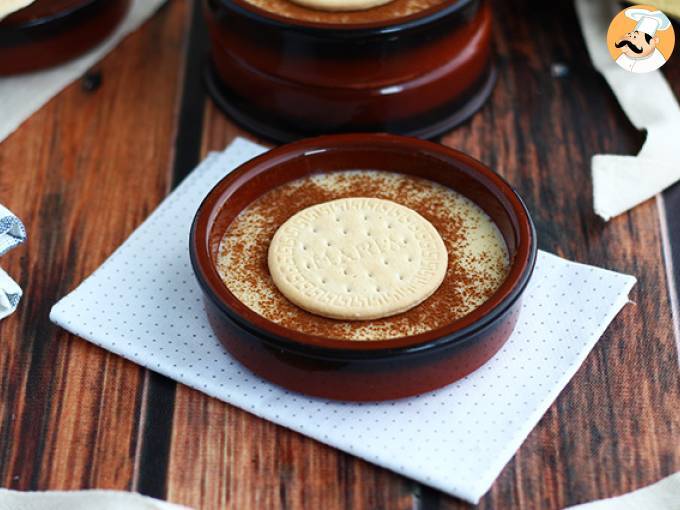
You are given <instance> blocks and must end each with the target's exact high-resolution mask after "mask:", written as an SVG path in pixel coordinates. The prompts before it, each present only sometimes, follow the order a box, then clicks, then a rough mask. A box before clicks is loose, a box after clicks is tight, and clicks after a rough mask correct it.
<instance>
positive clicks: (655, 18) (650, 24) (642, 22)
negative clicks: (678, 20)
mask: <svg viewBox="0 0 680 510" xmlns="http://www.w3.org/2000/svg"><path fill="white" fill-rule="evenodd" d="M625 12H626V16H627V17H629V18H630V19H632V20H634V21H637V25H635V30H636V31H638V32H643V33H645V34H649V35H650V36H652V37H653V36H654V34H656V31H657V30H666V29H667V28H668V27H670V26H671V20H669V19H668V16H666V15H665V14H664V13H663V12H661V11H648V10H645V9H626V11H625Z"/></svg>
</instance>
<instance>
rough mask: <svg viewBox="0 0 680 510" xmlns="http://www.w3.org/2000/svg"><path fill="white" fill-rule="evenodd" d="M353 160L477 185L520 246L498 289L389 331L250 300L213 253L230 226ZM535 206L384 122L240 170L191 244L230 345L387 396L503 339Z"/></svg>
mask: <svg viewBox="0 0 680 510" xmlns="http://www.w3.org/2000/svg"><path fill="white" fill-rule="evenodd" d="M350 169H367V170H368V169H370V170H386V171H393V172H394V171H398V172H401V173H404V174H408V175H414V176H418V177H422V178H426V179H430V180H432V181H435V182H438V183H440V184H443V185H445V186H448V187H450V188H452V189H454V190H456V191H458V192H460V193H462V194H463V195H465V196H467V197H468V198H470V199H471V200H473V201H474V202H475V203H477V204H478V205H479V206H481V207H482V208H483V209H484V210H485V211H486V212H487V214H489V215H490V216H491V218H492V219H493V220H494V221H495V222H496V224H497V225H498V227H499V229H500V231H501V233H502V234H503V237H504V238H505V241H506V243H507V245H508V249H509V252H510V256H511V268H510V272H509V275H508V277H507V279H506V280H505V282H504V283H503V284H502V285H501V287H500V288H499V289H498V290H497V292H496V293H495V294H494V295H493V296H492V297H491V298H490V299H489V300H488V301H487V302H485V303H484V304H483V305H482V306H480V307H479V308H477V309H476V310H474V311H473V312H472V313H470V314H469V315H467V316H465V317H463V318H461V319H459V320H457V321H455V322H452V323H450V324H447V325H446V326H444V327H441V328H439V329H435V330H432V331H428V332H425V333H422V334H418V335H413V336H406V337H401V338H395V339H391V340H381V341H366V342H356V341H347V340H338V339H329V338H323V337H320V336H312V335H307V334H302V333H300V332H297V331H294V330H292V329H287V328H285V327H283V326H280V325H278V324H275V323H273V322H271V321H269V320H267V319H265V318H263V317H262V316H260V315H258V314H256V313H255V312H253V311H252V310H250V309H249V308H247V307H246V306H245V305H244V304H243V303H241V302H240V301H239V300H238V299H237V298H236V297H235V296H234V295H233V294H232V293H231V292H230V291H229V289H228V288H227V287H226V286H225V285H224V284H223V283H222V280H221V279H220V276H219V274H218V272H217V269H216V265H215V259H216V256H217V251H218V248H219V243H220V240H221V238H222V235H223V233H224V232H225V229H226V228H227V226H228V225H229V224H230V223H231V221H232V220H233V219H234V218H235V217H236V216H237V215H238V214H239V213H240V212H241V211H242V210H243V209H244V208H245V207H246V206H248V205H249V204H250V203H251V202H253V201H254V200H255V199H256V198H258V197H259V196H261V195H262V194H263V193H265V192H267V191H268V190H270V189H272V188H274V187H276V186H279V185H281V184H283V183H285V182H288V181H291V180H295V179H299V178H301V177H304V176H307V175H310V174H314V173H319V172H334V171H342V170H350ZM536 250H537V248H536V233H535V229H534V226H533V222H532V220H531V218H530V216H529V213H528V211H527V209H526V207H525V206H524V204H523V202H522V200H521V199H520V197H519V196H518V195H517V194H516V193H515V191H514V190H513V189H512V188H511V187H510V185H509V184H508V183H507V182H506V181H504V180H503V179H502V178H501V177H499V176H498V175H497V174H496V173H494V172H493V171H491V170H490V169H489V168H488V167H486V166H485V165H484V164H482V163H480V162H479V161H477V160H475V159H473V158H471V157H470V156H467V155H465V154H463V153H461V152H459V151H456V150H453V149H450V148H447V147H444V146H442V145H438V144H435V143H432V142H427V141H423V140H418V139H415V138H407V137H401V136H395V135H383V134H370V135H369V134H356V135H334V136H323V137H319V138H313V139H308V140H302V141H300V142H296V143H292V144H289V145H284V146H282V147H278V148H276V149H273V150H271V151H269V152H267V153H266V154H264V155H262V156H259V157H257V158H255V159H253V160H251V161H249V162H247V163H245V164H243V165H242V166H240V167H239V168H238V169H236V170H235V171H233V172H231V173H230V174H229V175H228V176H227V177H225V178H224V179H223V180H222V181H220V182H219V183H218V184H217V185H216V186H215V187H214V188H213V190H212V191H211V192H210V193H209V194H208V196H207V197H206V199H205V200H204V202H203V203H202V205H201V206H200V208H199V209H198V212H197V214H196V217H195V219H194V223H193V226H192V229H191V239H190V252H191V261H192V264H193V269H194V272H195V274H196V277H197V279H198V281H199V283H200V286H201V288H202V290H203V292H204V294H205V305H206V311H207V313H208V318H209V320H210V323H211V325H212V327H213V329H214V331H215V334H216V335H217V337H218V338H219V339H220V341H221V342H222V343H223V344H224V346H225V347H226V348H227V350H228V351H229V352H230V353H231V354H232V355H233V356H234V357H235V358H236V359H237V360H239V361H240V362H241V363H242V364H243V365H245V366H246V367H248V368H249V369H250V370H252V371H253V372H255V373H256V374H258V375H260V376H262V377H264V378H266V379H268V380H270V381H273V382H274V383H276V384H279V385H281V386H284V387H286V388H289V389H292V390H295V391H298V392H301V393H307V394H310V395H316V396H320V397H327V398H334V399H342V400H386V399H396V398H401V397H406V396H409V395H414V394H418V393H422V392H426V391H430V390H433V389H435V388H439V387H441V386H445V385H447V384H449V383H451V382H453V381H455V380H457V379H459V378H461V377H463V376H465V375H467V374H469V373H470V372H472V371H473V370H475V369H477V368H479V367H480V366H481V365H482V364H484V363H485V362H486V361H487V360H489V358H491V357H492V356H493V355H494V354H495V353H496V352H497V351H498V350H499V349H500V348H501V346H502V345H503V344H504V343H505V341H506V340H507V339H508V337H509V336H510V333H511V332H512V330H513V328H514V326H515V323H516V320H517V316H518V313H519V310H520V298H521V295H522V293H523V291H524V289H525V288H526V286H527V283H528V281H529V278H530V277H531V274H532V271H533V267H534V261H535V259H536Z"/></svg>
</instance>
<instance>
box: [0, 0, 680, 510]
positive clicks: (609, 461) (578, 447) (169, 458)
mask: <svg viewBox="0 0 680 510" xmlns="http://www.w3.org/2000/svg"><path fill="white" fill-rule="evenodd" d="M494 7H495V10H496V19H497V23H496V28H495V42H496V49H497V53H498V67H499V82H498V85H497V87H496V89H495V91H494V94H493V96H492V98H491V100H490V102H489V103H488V104H487V105H486V106H485V107H484V108H483V109H482V110H481V111H480V112H479V114H477V115H476V116H475V117H473V118H472V119H471V120H470V121H469V122H468V123H466V124H465V125H463V126H461V127H460V128H459V129H457V130H455V131H454V132H452V133H450V134H449V135H447V136H445V137H444V138H443V139H442V141H443V143H446V144H447V145H450V146H452V147H456V148H458V149H462V150H464V151H466V152H468V153H470V154H472V155H474V156H476V157H478V158H479V159H481V160H482V161H484V162H486V163H488V164H489V165H490V166H492V167H493V168H495V169H496V170H497V171H499V173H501V174H503V175H504V176H505V177H506V178H507V179H508V180H510V182H512V183H513V184H514V185H515V186H516V187H517V188H518V190H519V191H520V193H521V194H522V196H523V197H524V198H525V200H526V201H527V204H528V206H529V208H530V210H531V211H532V213H533V215H534V218H535V220H536V224H537V227H538V231H539V236H540V245H541V247H542V248H544V249H546V250H549V251H553V252H555V253H557V254H559V255H562V256H565V257H567V258H570V259H573V260H577V261H580V262H585V263H590V264H596V265H600V266H604V267H608V268H610V269H614V270H618V271H622V272H627V273H631V274H634V275H636V276H637V277H638V278H639V282H638V285H637V286H636V287H635V288H634V289H633V292H632V293H631V300H632V301H634V304H632V305H629V306H627V307H626V308H625V309H624V310H623V311H622V313H621V314H620V315H619V317H618V318H617V319H616V320H615V321H614V322H613V324H612V325H611V326H610V327H609V329H608V330H607V332H606V333H605V335H604V336H603V337H602V339H601V340H600V341H599V342H598V344H597V346H596V347H595V349H594V351H593V353H592V354H591V355H590V356H589V357H588V359H587V360H586V362H585V363H584V365H583V366H582V368H581V369H580V370H579V372H578V373H577V375H576V376H575V377H574V379H573V380H572V381H571V383H570V384H569V385H568V387H567V388H566V390H565V391H564V392H563V393H562V394H561V395H560V397H559V398H558V399H557V401H556V403H555V404H554V405H553V406H552V407H551V408H550V410H549V411H548V412H547V413H546V415H545V416H544V417H543V419H542V420H541V422H540V423H539V425H538V426H537V427H536V429H535V430H534V431H532V433H531V434H530V435H529V437H528V439H527V440H526V442H525V443H524V444H523V446H522V447H521V448H520V450H519V451H518V453H517V454H516V455H515V457H514V458H513V459H512V461H511V462H510V463H509V464H508V466H507V467H506V468H505V469H504V470H503V472H502V474H501V476H500V477H499V479H498V480H497V482H496V483H495V484H494V486H493V487H492V489H491V491H490V492H489V494H488V495H487V496H486V497H485V498H484V499H483V501H482V502H481V504H480V505H479V508H480V509H499V508H527V509H534V508H541V509H548V510H549V509H558V508H562V507H563V506H565V505H568V504H575V503H579V502H583V501H587V500H590V499H594V498H598V497H604V496H611V495H614V494H618V493H621V492H625V491H628V490H632V489H635V488H637V487H640V486H642V485H645V484H648V483H651V482H653V481H655V480H657V479H658V478H661V477H662V476H664V475H667V474H669V473H671V472H673V471H677V470H679V469H680V449H678V447H677V445H678V444H680V414H679V413H678V412H677V409H678V407H679V406H680V387H679V385H680V378H679V374H680V372H679V370H678V363H677V355H676V350H675V343H674V338H673V333H672V324H671V312H670V307H669V306H670V305H669V298H668V283H669V282H668V281H667V280H666V278H667V274H666V270H665V268H664V265H663V254H662V239H661V233H660V229H659V216H658V211H657V207H656V204H655V203H654V202H653V201H649V202H647V203H645V204H643V205H641V206H640V207H638V208H636V209H635V210H634V211H632V212H631V213H629V214H626V215H623V216H621V217H619V218H617V219H615V220H613V221H611V222H610V223H607V224H605V223H603V222H602V221H601V220H599V219H598V218H596V217H595V215H594V214H593V212H592V203H591V193H592V189H591V184H590V182H591V181H590V175H589V160H590V156H591V155H592V154H594V153H596V152H612V153H622V154H625V153H630V154H633V153H635V152H636V151H637V150H638V149H639V146H640V144H641V143H642V140H643V135H642V134H641V133H638V132H636V131H635V130H634V129H633V128H632V127H631V126H630V124H629V123H628V121H627V120H626V118H625V116H624V115H623V114H622V112H621V111H620V109H619V108H618V106H617V104H616V102H615V99H614V98H613V96H612V95H611V93H610V91H609V89H608V88H607V86H606V84H605V83H604V81H603V80H602V78H601V77H600V76H599V75H598V74H597V73H596V72H595V71H594V70H593V68H592V66H591V65H590V63H589V60H588V57H587V54H586V52H585V48H584V45H583V41H582V39H581V36H580V31H579V29H578V25H577V23H576V19H575V15H574V12H573V8H572V7H571V2H561V3H559V4H556V3H549V4H548V3H545V2H538V1H537V0H517V1H515V2H512V3H506V2H502V1H501V0H496V1H495V2H494ZM191 11H192V9H191V3H190V2H189V1H188V0H169V3H168V5H167V6H166V7H165V8H164V9H163V10H162V11H161V12H160V13H159V14H158V15H157V16H155V17H154V18H153V19H152V20H151V21H150V22H148V23H147V24H146V25H145V26H144V27H142V29H140V30H139V31H138V32H137V33H135V34H134V35H133V36H131V37H130V38H128V39H127V40H126V41H124V42H123V43H122V44H121V45H120V47H119V48H117V49H116V50H115V51H114V52H113V53H112V54H111V55H110V56H109V57H108V58H107V59H105V60H104V61H103V62H102V63H101V64H100V65H98V66H97V68H99V69H101V70H102V72H103V85H102V87H101V88H100V89H99V90H97V91H95V92H94V93H91V94H87V93H85V92H83V91H82V90H81V89H80V87H79V85H78V84H74V85H73V86H71V87H69V88H68V89H66V90H65V91H64V92H63V93H62V94H60V95H59V96H58V97H57V98H55V99H54V100H53V101H52V102H50V103H49V104H48V105H47V106H46V107H45V108H43V109H42V110H41V111H40V112H38V113H37V114H36V115H35V116H33V117H32V118H31V119H30V120H29V121H28V122H27V123H26V124H25V125H24V126H23V127H22V128H21V129H20V130H19V131H18V132H17V133H16V134H15V135H13V136H12V137H10V138H9V139H8V140H7V141H5V142H4V143H3V144H2V145H0V202H2V203H4V204H5V205H7V206H8V207H10V208H11V209H13V210H14V211H15V212H16V213H17V214H19V216H21V217H22V219H24V220H25V222H26V224H27V227H28V230H29V233H30V235H31V240H30V242H29V244H28V245H27V246H25V247H20V248H18V249H17V250H16V251H15V252H13V253H11V254H10V255H8V256H6V257H3V258H2V260H1V261H0V262H1V264H2V266H3V267H4V268H6V269H8V270H9V271H10V272H11V273H12V275H13V276H15V277H16V278H17V279H18V281H19V282H20V284H21V285H22V286H23V288H24V289H25V292H26V294H25V298H24V301H23V303H22V305H21V308H20V310H19V312H18V313H17V314H15V315H14V316H13V317H11V318H10V319H8V320H5V321H3V322H0V485H1V486H3V487H13V488H19V489H47V488H50V489H58V488H80V487H105V488H121V489H137V490H140V491H142V492H145V493H150V494H152V495H154V496H160V497H163V496H165V497H167V499H169V500H172V501H176V502H181V503H184V504H187V505H191V506H194V507H196V508H201V509H215V508H238V509H247V508H257V509H259V508H268V509H269V508H323V509H344V508H357V509H363V508H375V509H383V508H386V509H387V508H389V509H406V508H417V509H421V510H428V509H434V508H440V509H458V508H460V509H462V508H470V507H469V505H466V504H464V503H462V502H460V501H458V500H456V499H454V498H451V497H448V496H445V495H443V494H441V493H439V492H437V491H435V490H432V489H429V488H426V487H422V486H420V485H417V484H414V483H412V482H411V481H409V480H407V479H405V478H403V477H400V476H398V475H396V474H393V473H390V472H388V471H386V470H384V469H381V468H377V467H375V466H372V465H370V464H367V463H365V462H363V461H361V460H358V459H356V458H354V457H352V456H350V455H347V454H344V453H342V452H339V451H337V450H335V449H332V448H329V447H327V446H324V445H322V444H320V443H317V442H315V441H313V440H311V439H309V438H306V437H304V436H302V435H299V434H297V433H295V432H292V431H289V430H286V429H283V428H281V427H279V426H276V425H273V424H271V423H269V422H266V421H264V420H261V419H259V418H256V417H254V416H252V415H250V414H248V413H246V412H244V411H241V410H239V409H236V408H234V407H232V406H229V405H227V404H224V403H222V402H219V401H217V400H214V399H211V398H208V397H207V396H205V395H203V394H201V393H200V392H197V391H195V390H192V389H189V388H187V387H185V386H182V385H176V384H175V383H173V382H172V381H169V380H167V379H165V378H162V377H160V376H149V375H148V374H147V373H145V371H144V370H142V369H140V368H139V367H137V366H136V365H134V364H132V363H129V362H127V361H123V360H122V359H120V358H118V357H116V356H113V355H111V354H108V353H107V352H106V351H103V350H101V349H99V348H97V347H95V346H93V345H91V344H89V343H87V342H84V341H82V340H80V339H77V338H75V337H73V336H71V335H68V334H66V333H65V332H63V331H60V330H58V329H57V328H56V327H54V326H52V325H51V324H50V323H49V321H48V318H47V314H48V312H49V309H50V307H51V306H52V304H53V303H54V302H55V301H56V300H57V299H58V298H59V297H61V296H63V295H64V294H65V293H66V292H68V291H69V290H71V289H73V288H74V287H75V286H76V285H77V284H78V283H79V282H80V281H81V280H82V279H83V278H84V277H86V276H87V275H88V274H89V273H91V272H92V271H93V270H94V269H95V268H96V267H97V266H98V265H99V264H100V263H101V262H102V261H103V260H104V259H105V258H106V257H107V256H108V255H109V254H110V253H111V252H112V251H113V249H114V248H115V247H116V246H118V245H119V244H120V243H121V242H122V241H123V240H124V239H125V238H126V237H127V236H128V235H129V234H130V233H131V232H132V230H133V229H134V228H135V227H136V226H137V225H138V224H139V223H140V222H141V221H142V220H143V219H144V218H145V217H146V216H147V215H148V214H149V213H150V212H151V211H152V210H153V208H154V207H155V206H156V205H157V204H158V202H159V201H160V200H161V199H162V197H163V196H164V195H165V194H166V193H167V192H168V190H169V189H170V187H171V185H172V184H173V183H175V184H176V183H177V182H178V181H179V180H180V179H181V178H182V177H183V176H184V175H185V174H186V171H187V170H188V168H189V167H190V166H191V162H192V161H194V160H195V158H196V155H197V153H200V154H201V155H205V154H206V153H207V152H208V151H210V150H221V149H223V148H224V147H225V146H226V145H227V144H228V143H229V142H230V141H231V140H233V139H234V138H235V137H236V136H246V137H248V138H249V139H251V140H254V141H257V142H259V143H263V141H262V140H258V139H256V138H254V137H252V136H250V135H248V134H247V133H245V132H244V131H243V130H242V129H241V128H239V127H238V126H236V125H234V124H233V123H232V122H231V121H229V120H228V119H227V118H225V117H224V115H222V113H221V112H219V110H217V108H216V107H215V106H214V105H213V103H212V102H210V101H207V100H205V98H204V93H203V91H202V89H201V87H200V81H198V80H197V71H196V69H197V67H200V66H197V60H196V59H198V62H200V61H201V60H202V59H203V55H202V54H200V53H201V51H202V49H201V48H202V46H201V45H202V44H204V39H202V38H201V36H200V34H199V36H197V35H196V33H195V32H192V30H191V27H193V30H194V31H195V30H197V29H198V30H200V24H199V25H197V24H196V23H192V21H191ZM197 27H198V28H197ZM187 46H188V47H189V57H190V59H189V60H188V61H186V60H185V59H184V50H185V48H186V47H187ZM554 63H563V64H565V65H566V66H567V67H568V68H569V73H568V74H567V75H566V76H562V77H555V76H553V74H552V73H551V69H552V67H551V66H552V64H554ZM666 67H668V69H667V73H668V75H669V78H670V80H671V83H672V86H673V87H674V89H675V92H676V94H680V66H677V65H676V66H675V67H671V66H670V65H669V66H666ZM199 94H200V96H199ZM197 105H198V106H197ZM199 107H200V108H202V109H201V110H200V111H199V110H197V108H199ZM191 129H195V130H200V131H201V133H199V134H200V135H201V136H200V137H195V136H193V134H192V132H191ZM102 141H105V143H103V142H102ZM198 142H200V144H199V143H198ZM670 193H673V192H672V191H671V192H670ZM668 196H669V197H670V198H669V199H668V200H667V207H669V209H668V214H669V216H670V215H672V219H671V220H669V225H671V226H672V225H678V222H677V219H676V218H678V217H680V202H678V201H677V200H674V199H672V196H671V195H668ZM27 197H28V199H27ZM671 207H672V208H673V209H670V208H671ZM675 230H676V228H675V227H673V228H672V231H671V232H670V236H671V237H673V239H678V238H679V237H680V231H679V232H675ZM671 244H673V243H671ZM674 245H675V246H678V247H680V241H675V244H674Z"/></svg>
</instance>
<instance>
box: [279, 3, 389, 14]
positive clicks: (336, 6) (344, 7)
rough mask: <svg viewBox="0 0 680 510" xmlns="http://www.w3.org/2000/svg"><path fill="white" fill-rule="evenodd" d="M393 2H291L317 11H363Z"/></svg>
mask: <svg viewBox="0 0 680 510" xmlns="http://www.w3.org/2000/svg"><path fill="white" fill-rule="evenodd" d="M392 1H394V0H291V2H293V3H294V4H298V5H302V6H303V7H307V8H309V9H316V10H319V11H365V10H366V9H371V8H373V7H378V6H380V5H385V4H389V3H390V2H392Z"/></svg>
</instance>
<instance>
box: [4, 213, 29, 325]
mask: <svg viewBox="0 0 680 510" xmlns="http://www.w3.org/2000/svg"><path fill="white" fill-rule="evenodd" d="M25 240H26V229H25V228H24V224H23V223H21V220H20V219H19V218H17V217H16V216H14V214H12V213H11V211H9V210H8V209H7V208H5V207H3V206H2V205H0V255H4V254H5V253H7V252H8V251H9V250H11V249H12V248H14V247H15V246H17V245H18V244H21V243H23V242H24V241H25ZM21 295H22V292H21V288H20V287H19V286H18V285H17V284H16V282H15V281H14V280H12V278H10V276H9V275H8V274H7V273H5V272H4V271H3V270H2V269H0V319H4V318H5V317H7V316H8V315H9V314H11V313H12V312H14V310H16V308H17V305H18V304H19V301H20V300H21Z"/></svg>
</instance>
